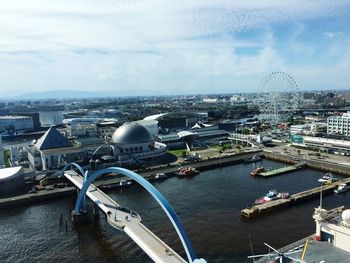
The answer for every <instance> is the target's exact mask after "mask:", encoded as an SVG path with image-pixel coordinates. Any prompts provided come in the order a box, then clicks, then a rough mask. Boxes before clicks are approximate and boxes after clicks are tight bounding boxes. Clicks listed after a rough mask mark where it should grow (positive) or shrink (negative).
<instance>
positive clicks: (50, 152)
mask: <svg viewBox="0 0 350 263" xmlns="http://www.w3.org/2000/svg"><path fill="white" fill-rule="evenodd" d="M27 150H28V160H29V164H30V166H31V168H32V169H34V170H38V171H41V170H51V169H57V168H59V167H61V166H63V165H64V164H65V163H68V162H77V163H83V162H84V161H86V160H87V149H84V148H78V147H75V146H73V145H72V144H71V143H70V142H69V141H68V140H67V139H66V138H65V137H64V136H63V135H62V134H61V133H60V132H59V131H58V130H57V129H56V128H55V127H51V128H50V129H48V130H47V131H46V133H45V134H44V135H43V136H42V137H41V138H40V139H38V141H36V142H35V143H34V144H31V145H28V148H27Z"/></svg>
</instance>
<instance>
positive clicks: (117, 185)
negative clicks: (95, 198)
mask: <svg viewBox="0 0 350 263" xmlns="http://www.w3.org/2000/svg"><path fill="white" fill-rule="evenodd" d="M131 184H132V182H131V181H127V180H124V179H122V180H120V182H119V183H113V184H101V185H100V186H99V188H101V189H107V190H109V189H119V188H124V187H128V186H131Z"/></svg>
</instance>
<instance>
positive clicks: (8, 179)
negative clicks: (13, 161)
mask: <svg viewBox="0 0 350 263" xmlns="http://www.w3.org/2000/svg"><path fill="white" fill-rule="evenodd" d="M24 187H25V181H24V176H23V168H22V167H21V166H16V167H10V168H2V169H0V196H1V197H4V196H11V195H15V194H17V193H20V192H22V191H23V189H24Z"/></svg>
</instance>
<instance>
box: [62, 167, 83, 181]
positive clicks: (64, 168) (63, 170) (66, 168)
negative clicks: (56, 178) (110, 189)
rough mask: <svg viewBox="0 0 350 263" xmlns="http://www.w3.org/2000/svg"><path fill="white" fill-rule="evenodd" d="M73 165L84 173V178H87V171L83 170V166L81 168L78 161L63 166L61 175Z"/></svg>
mask: <svg viewBox="0 0 350 263" xmlns="http://www.w3.org/2000/svg"><path fill="white" fill-rule="evenodd" d="M71 166H74V167H75V168H77V169H78V171H79V172H80V174H81V175H82V176H84V178H85V171H84V170H83V168H81V166H80V165H79V164H76V163H69V164H66V165H65V166H64V167H63V169H62V170H61V173H62V174H61V175H60V177H61V176H62V175H63V173H64V172H65V171H67V170H68V168H69V167H71Z"/></svg>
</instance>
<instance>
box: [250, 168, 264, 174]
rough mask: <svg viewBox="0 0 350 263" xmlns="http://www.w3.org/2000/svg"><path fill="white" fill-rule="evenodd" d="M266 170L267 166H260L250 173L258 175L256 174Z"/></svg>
mask: <svg viewBox="0 0 350 263" xmlns="http://www.w3.org/2000/svg"><path fill="white" fill-rule="evenodd" d="M264 171H265V168H264V167H262V166H261V167H258V168H256V169H254V170H253V171H252V172H251V173H250V175H251V176H256V175H258V174H259V173H262V172H264Z"/></svg>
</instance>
